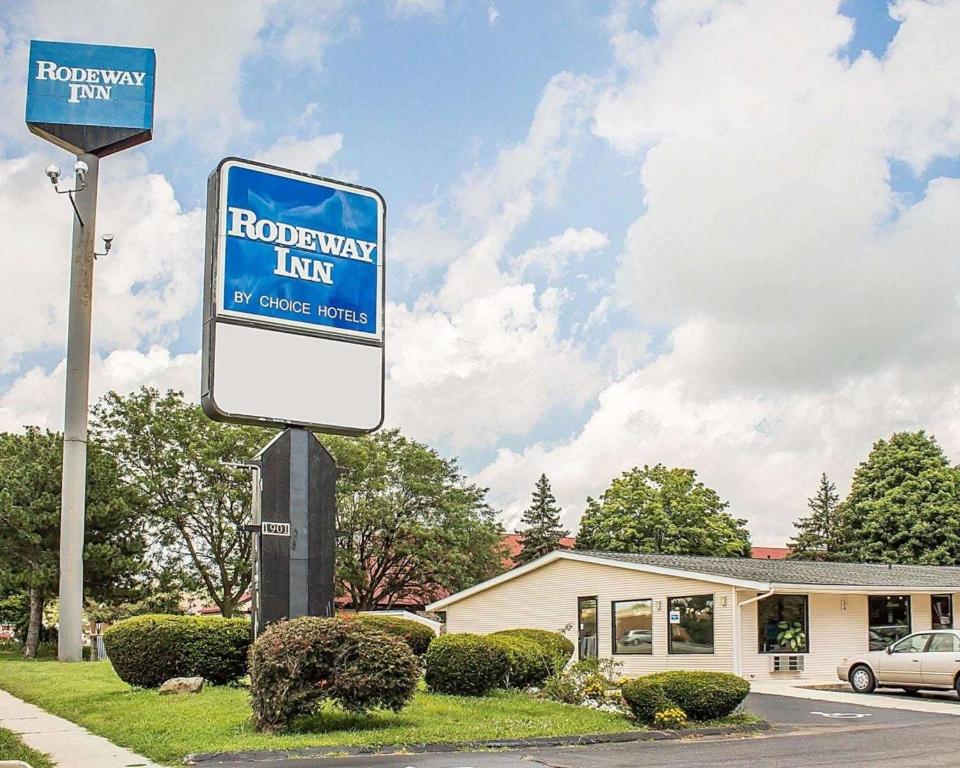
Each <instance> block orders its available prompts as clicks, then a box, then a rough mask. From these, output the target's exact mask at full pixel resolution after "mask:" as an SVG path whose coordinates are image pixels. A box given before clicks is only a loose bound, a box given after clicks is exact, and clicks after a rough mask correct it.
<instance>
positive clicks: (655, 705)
mask: <svg viewBox="0 0 960 768" xmlns="http://www.w3.org/2000/svg"><path fill="white" fill-rule="evenodd" d="M653 677H654V676H653V675H647V676H645V677H638V678H635V679H633V680H627V681H626V682H625V683H624V684H623V686H622V687H621V689H620V693H621V694H622V695H623V700H624V701H625V702H626V704H627V707H628V708H629V709H630V711H631V712H633V714H634V716H635V717H636V718H637V720H639V721H640V722H641V723H647V724H648V725H649V724H652V723H653V722H654V718H655V717H656V715H657V712H665V711H666V710H668V709H671V708H673V707H675V706H676V704H675V703H674V702H673V701H671V700H670V698H669V697H668V696H667V693H666V691H664V689H663V686H661V685H660V683H658V682H657V681H656V680H653V679H652V678H653Z"/></svg>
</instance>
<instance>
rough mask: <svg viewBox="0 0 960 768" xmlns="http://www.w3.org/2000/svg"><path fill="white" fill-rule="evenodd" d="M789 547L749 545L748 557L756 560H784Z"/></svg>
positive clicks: (788, 553) (787, 555)
mask: <svg viewBox="0 0 960 768" xmlns="http://www.w3.org/2000/svg"><path fill="white" fill-rule="evenodd" d="M789 555H790V547H751V549H750V557H752V558H754V559H756V560H786V559H787V557H789Z"/></svg>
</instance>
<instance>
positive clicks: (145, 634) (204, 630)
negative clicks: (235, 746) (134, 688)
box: [103, 614, 250, 688]
mask: <svg viewBox="0 0 960 768" xmlns="http://www.w3.org/2000/svg"><path fill="white" fill-rule="evenodd" d="M103 642H104V643H105V645H106V647H107V656H108V657H109V659H110V663H111V664H113V668H114V670H116V673H117V676H118V677H119V678H120V679H121V680H123V681H124V682H125V683H129V684H130V685H138V686H140V687H142V688H156V687H157V686H159V685H161V684H162V683H163V682H164V681H165V680H169V679H170V678H171V677H194V676H199V677H202V678H204V679H205V680H206V681H207V682H210V683H213V684H215V685H218V684H223V683H232V682H234V681H236V680H239V679H240V678H241V677H243V676H244V675H245V674H246V673H247V651H248V649H249V647H250V622H249V621H247V620H246V619H224V618H221V617H219V616H172V615H169V616H168V615H165V614H155V615H146V616H134V617H133V618H131V619H124V620H123V621H119V622H117V623H116V624H114V625H113V626H112V627H110V628H109V629H108V630H107V631H106V632H104V635H103Z"/></svg>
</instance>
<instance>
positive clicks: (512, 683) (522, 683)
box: [486, 634, 553, 688]
mask: <svg viewBox="0 0 960 768" xmlns="http://www.w3.org/2000/svg"><path fill="white" fill-rule="evenodd" d="M486 640H487V642H488V643H493V644H494V645H495V646H497V647H498V648H500V649H501V650H502V651H503V652H504V654H505V655H506V657H507V678H506V680H505V684H506V686H507V687H512V688H526V687H528V686H531V685H540V684H542V683H543V681H544V680H546V678H547V676H548V675H549V674H550V673H551V672H552V671H553V660H552V659H551V658H550V657H549V656H548V655H547V654H546V653H545V652H544V650H543V646H541V645H540V644H539V643H537V642H535V641H533V640H528V639H527V638H525V637H518V636H507V635H497V634H492V635H486Z"/></svg>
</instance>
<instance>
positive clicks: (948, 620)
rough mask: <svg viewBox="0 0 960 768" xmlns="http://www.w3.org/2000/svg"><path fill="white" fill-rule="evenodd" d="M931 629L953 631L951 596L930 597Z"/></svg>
mask: <svg viewBox="0 0 960 768" xmlns="http://www.w3.org/2000/svg"><path fill="white" fill-rule="evenodd" d="M930 617H931V619H932V623H933V625H932V627H931V628H932V629H953V595H931V596H930Z"/></svg>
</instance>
